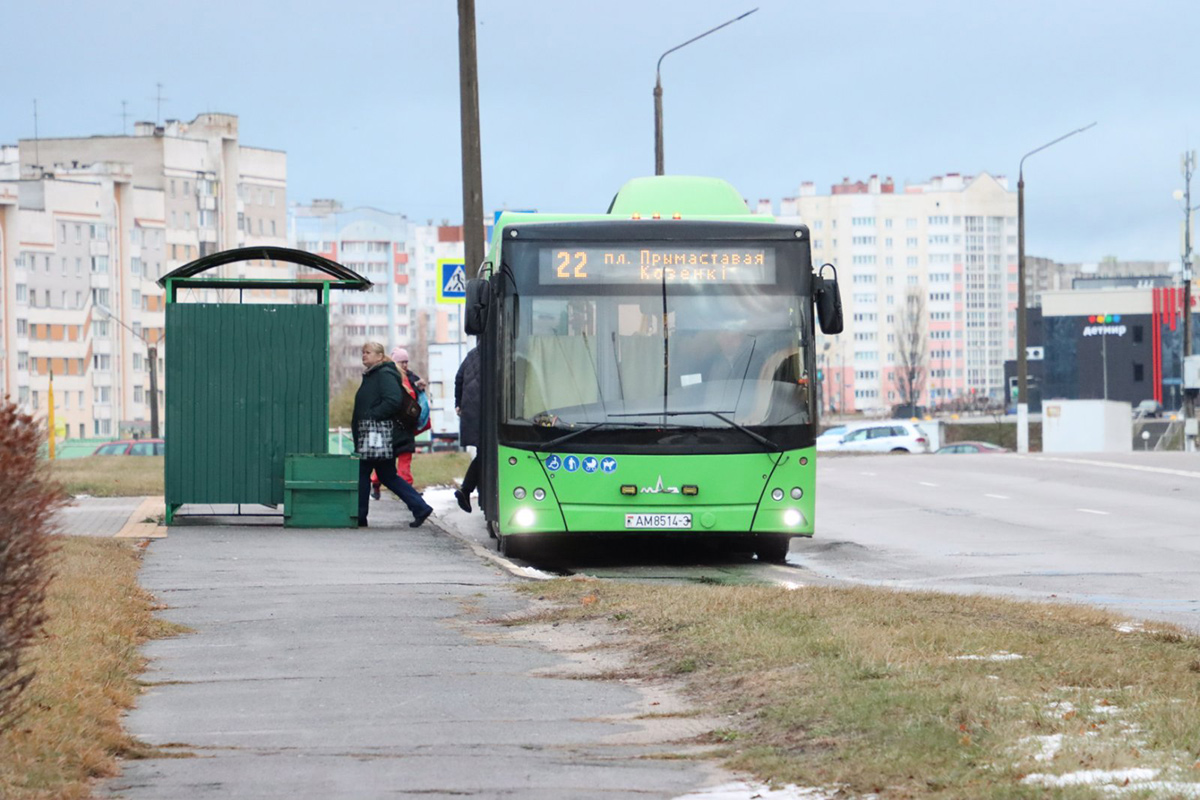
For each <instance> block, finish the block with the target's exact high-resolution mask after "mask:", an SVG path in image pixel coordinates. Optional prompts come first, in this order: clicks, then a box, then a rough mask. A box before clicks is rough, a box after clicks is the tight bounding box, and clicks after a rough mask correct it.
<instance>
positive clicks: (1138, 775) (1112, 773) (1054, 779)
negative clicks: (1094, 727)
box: [1021, 767, 1158, 789]
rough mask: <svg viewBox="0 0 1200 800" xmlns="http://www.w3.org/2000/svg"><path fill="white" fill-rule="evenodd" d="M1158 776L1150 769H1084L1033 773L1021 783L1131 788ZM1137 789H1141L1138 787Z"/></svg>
mask: <svg viewBox="0 0 1200 800" xmlns="http://www.w3.org/2000/svg"><path fill="white" fill-rule="evenodd" d="M1157 774H1158V770H1156V769H1151V768H1150V767H1132V768H1130V769H1085V770H1080V771H1079V772H1067V773H1064V774H1062V775H1048V774H1045V773H1040V772H1035V773H1033V774H1032V775H1026V776H1025V777H1024V778H1022V779H1021V783H1030V784H1033V783H1036V784H1038V785H1039V786H1096V785H1099V784H1106V783H1107V784H1112V783H1117V784H1123V783H1125V781H1129V783H1130V785H1131V786H1132V785H1133V784H1134V783H1135V782H1137V781H1148V780H1150V779H1151V778H1153V777H1154V776H1155V775H1157ZM1138 788H1139V789H1140V788H1141V787H1138Z"/></svg>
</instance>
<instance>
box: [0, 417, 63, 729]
mask: <svg viewBox="0 0 1200 800" xmlns="http://www.w3.org/2000/svg"><path fill="white" fill-rule="evenodd" d="M41 441H42V430H41V426H40V425H39V424H38V423H36V422H35V421H34V420H33V419H32V418H31V417H29V416H28V415H26V414H22V413H21V412H20V411H18V410H17V407H16V406H15V405H13V404H12V403H11V402H10V401H9V399H8V398H7V397H4V398H2V399H0V729H4V728H7V727H10V726H11V725H12V724H13V723H14V722H15V721H16V720H17V719H18V718H19V717H20V715H21V711H22V706H21V703H20V698H21V693H22V692H23V691H24V690H25V688H26V687H27V686H28V685H29V683H30V682H31V681H32V680H33V678H34V674H35V673H34V670H33V668H32V667H30V666H29V665H28V664H26V663H25V660H24V659H25V655H26V653H27V650H28V648H29V646H30V645H31V644H33V642H34V641H35V639H36V638H37V637H38V635H39V634H40V632H41V629H42V625H43V623H44V622H45V619H46V617H45V612H44V610H43V603H44V601H45V597H46V586H47V584H49V582H50V563H49V561H50V554H51V552H52V535H53V516H54V513H55V511H56V510H57V509H58V507H59V506H61V505H62V504H63V502H64V496H63V494H62V492H61V491H60V489H59V488H58V486H57V485H56V484H55V483H54V481H53V480H52V479H51V477H50V475H49V473H48V471H47V467H46V466H45V465H44V464H41V463H39V460H38V446H39V445H40V444H41Z"/></svg>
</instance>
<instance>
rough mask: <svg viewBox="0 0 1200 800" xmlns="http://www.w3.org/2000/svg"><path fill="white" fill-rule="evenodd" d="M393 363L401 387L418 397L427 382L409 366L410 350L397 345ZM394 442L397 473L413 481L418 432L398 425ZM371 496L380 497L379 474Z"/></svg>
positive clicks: (411, 395)
mask: <svg viewBox="0 0 1200 800" xmlns="http://www.w3.org/2000/svg"><path fill="white" fill-rule="evenodd" d="M392 364H394V365H395V366H396V370H397V371H398V372H399V373H400V388H401V389H403V390H404V391H405V392H406V393H407V394H408V395H409V396H410V397H412V399H414V400H416V399H418V397H419V396H420V393H421V392H423V391H425V389H426V387H427V384H426V383H425V381H423V380H421V376H419V375H417V373H415V372H413V371H412V370H411V369H409V368H408V351H407V350H405V349H404V348H403V347H397V348H395V349H394V350H392ZM428 427H429V425H428V423H426V426H425V429H427V428H428ZM422 430H424V429H422ZM392 442H393V444H395V450H396V474H397V475H399V476H400V477H401V478H403V479H404V480H406V481H408V482H409V483H412V482H413V474H412V460H413V454H414V453H415V452H417V436H416V433H414V432H413V431H410V430H409V429H408V428H407V427H406V426H404V425H397V426H396V433H395V435H394V436H393V437H392ZM371 497H374V498H375V499H376V500H378V499H379V476H378V475H376V474H372V475H371Z"/></svg>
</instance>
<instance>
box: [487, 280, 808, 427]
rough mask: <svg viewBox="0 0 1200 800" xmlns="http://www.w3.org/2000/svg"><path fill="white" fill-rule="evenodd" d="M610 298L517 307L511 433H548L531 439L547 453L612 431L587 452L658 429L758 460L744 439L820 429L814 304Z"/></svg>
mask: <svg viewBox="0 0 1200 800" xmlns="http://www.w3.org/2000/svg"><path fill="white" fill-rule="evenodd" d="M605 288H606V289H608V291H603V290H599V291H595V292H594V293H587V292H580V293H572V294H570V295H564V294H541V293H538V292H536V291H534V292H533V293H532V295H530V294H522V295H519V296H516V297H514V298H512V306H511V313H512V315H513V321H514V324H513V325H512V327H511V328H510V334H511V338H510V341H509V348H510V352H509V354H508V355H509V357H508V358H506V359H504V361H505V370H504V371H505V372H506V377H505V383H506V389H507V392H506V403H505V406H506V408H505V409H504V411H503V413H504V417H503V418H502V419H504V420H505V422H506V427H507V429H508V431H509V432H510V433H517V432H516V430H514V429H519V428H521V427H528V428H530V429H535V430H536V429H539V428H541V429H546V428H548V429H551V430H545V431H544V432H542V431H538V432H537V433H536V434H535V435H532V436H531V437H528V438H532V439H533V440H534V441H546V440H551V439H554V438H555V437H558V436H562V435H563V433H564V432H568V431H571V430H572V429H578V428H583V427H587V426H591V425H597V423H604V424H603V425H601V426H598V427H597V429H596V433H594V434H588V435H587V436H586V437H584V438H585V439H586V441H587V442H588V443H593V444H594V443H595V442H597V441H613V440H627V439H629V438H630V437H633V438H636V439H637V440H639V441H646V438H645V437H646V436H647V433H646V431H647V428H652V427H656V428H657V429H658V430H659V431H660V432H662V431H668V432H672V433H671V435H672V437H673V441H675V442H676V443H678V444H686V443H687V442H688V441H689V437H688V436H687V435H682V434H683V433H684V432H691V434H692V436H691V439H690V440H693V441H694V440H695V439H696V438H697V437H699V438H700V439H701V440H703V441H708V442H710V443H711V442H713V441H714V435H715V436H716V440H719V441H721V442H725V443H728V444H730V445H732V446H733V447H735V448H740V449H754V448H756V447H758V445H757V444H756V442H755V441H752V440H751V439H749V438H747V437H746V436H745V435H743V434H739V433H738V430H737V429H738V428H742V429H743V430H744V429H756V430H758V431H759V433H761V434H763V435H765V436H767V437H768V438H770V439H775V438H776V437H777V436H779V435H780V434H781V430H780V429H787V428H796V427H797V426H808V425H810V424H811V416H810V409H811V402H812V400H811V391H810V389H811V387H810V381H809V369H810V359H811V354H810V353H809V352H807V348H806V347H805V342H806V340H807V337H809V336H810V335H811V333H810V331H811V327H810V326H811V322H810V321H809V319H808V317H807V313H806V309H807V308H808V307H809V304H808V303H807V302H806V298H801V297H800V296H797V295H795V294H793V293H785V292H780V291H779V290H778V288H776V287H772V288H773V289H775V291H769V292H764V291H745V290H739V291H731V290H722V289H715V290H714V289H710V290H707V291H696V290H695V289H694V287H687V288H686V289H684V288H676V287H672V286H663V285H661V284H660V285H659V286H657V287H654V286H653V285H651V286H636V287H621V288H618V287H605ZM656 289H657V290H656ZM622 291H624V292H628V293H624V294H623V293H621V292H622ZM718 431H725V432H726V433H725V434H717V433H716V432H718ZM531 433H532V431H531ZM752 436H753V435H752ZM517 438H518V439H524V438H527V437H525V436H521V435H520V434H519V433H517ZM754 438H758V439H760V440H761V438H762V437H761V436H754ZM783 438H784V439H794V437H789V436H786V435H783ZM791 444H793V445H794V444H795V442H794V441H793V442H791Z"/></svg>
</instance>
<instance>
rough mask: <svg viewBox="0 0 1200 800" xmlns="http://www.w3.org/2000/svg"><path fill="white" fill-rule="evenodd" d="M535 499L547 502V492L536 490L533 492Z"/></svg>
mask: <svg viewBox="0 0 1200 800" xmlns="http://www.w3.org/2000/svg"><path fill="white" fill-rule="evenodd" d="M533 499H534V500H545V499H546V490H545V489H534V490H533Z"/></svg>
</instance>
